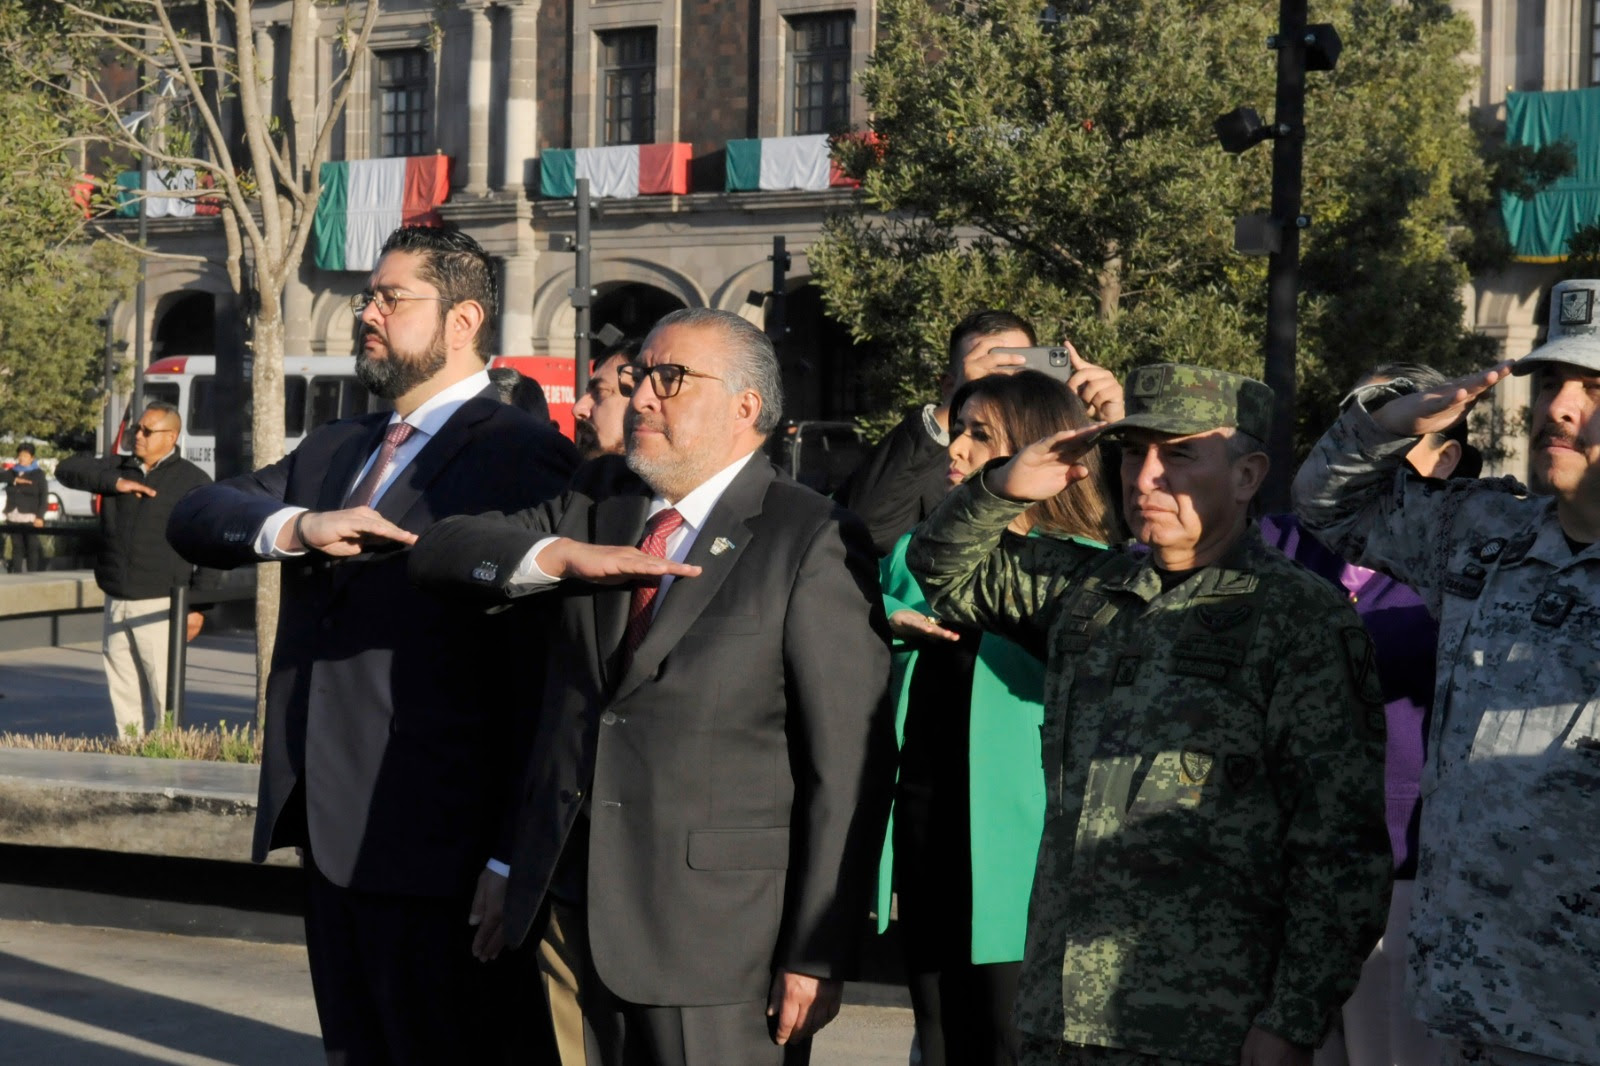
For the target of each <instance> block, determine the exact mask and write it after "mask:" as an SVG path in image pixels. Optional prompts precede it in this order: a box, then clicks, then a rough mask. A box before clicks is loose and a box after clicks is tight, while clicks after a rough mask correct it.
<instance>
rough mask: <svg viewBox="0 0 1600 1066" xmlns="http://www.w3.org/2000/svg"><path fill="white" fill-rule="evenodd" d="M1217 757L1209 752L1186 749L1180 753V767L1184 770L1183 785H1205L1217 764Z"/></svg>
mask: <svg viewBox="0 0 1600 1066" xmlns="http://www.w3.org/2000/svg"><path fill="white" fill-rule="evenodd" d="M1216 761H1217V757H1216V756H1215V755H1212V754H1211V753H1210V752H1209V751H1195V750H1191V749H1185V750H1184V751H1182V752H1179V753H1178V766H1179V768H1180V769H1182V770H1183V775H1182V777H1183V783H1184V784H1186V785H1203V784H1205V783H1206V778H1207V777H1210V776H1211V767H1212V766H1213V765H1214V764H1215V763H1216Z"/></svg>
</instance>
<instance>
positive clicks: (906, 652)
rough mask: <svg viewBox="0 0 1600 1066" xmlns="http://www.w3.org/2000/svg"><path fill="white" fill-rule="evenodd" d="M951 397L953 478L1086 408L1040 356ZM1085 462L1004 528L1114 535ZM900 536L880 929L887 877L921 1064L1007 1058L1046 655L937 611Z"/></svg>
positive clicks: (1040, 791) (1036, 800)
mask: <svg viewBox="0 0 1600 1066" xmlns="http://www.w3.org/2000/svg"><path fill="white" fill-rule="evenodd" d="M950 409H951V410H952V411H954V412H956V415H957V417H956V419H955V420H954V424H952V426H951V441H950V470H949V475H948V477H949V483H950V485H952V486H954V485H957V484H959V483H960V482H961V481H962V480H964V479H965V478H967V477H968V476H970V475H971V474H972V473H973V472H974V471H976V470H979V469H980V468H982V467H983V465H984V464H985V463H987V462H988V461H989V460H990V459H993V458H997V457H1000V456H1006V455H1009V454H1011V452H1012V451H1013V450H1014V449H1015V448H1017V447H1020V446H1021V445H1022V444H1025V443H1027V442H1029V441H1035V440H1039V439H1040V438H1042V437H1045V436H1048V435H1049V434H1051V433H1056V432H1059V431H1060V430H1063V429H1069V428H1077V427H1080V426H1084V425H1088V424H1089V423H1090V418H1089V416H1088V414H1087V413H1086V411H1085V408H1084V404H1083V402H1082V401H1080V400H1079V399H1078V396H1077V395H1075V394H1074V393H1073V392H1072V391H1071V390H1070V389H1068V388H1067V387H1066V385H1064V384H1063V383H1062V382H1060V381H1058V380H1056V379H1055V378H1052V377H1049V376H1046V375H1044V374H1041V373H1038V372H1035V371H1022V372H1020V373H1015V374H993V375H990V376H988V377H984V378H979V379H977V380H976V381H972V382H969V383H968V384H967V385H966V386H964V387H963V388H962V389H961V390H960V391H959V392H957V393H956V395H955V396H954V397H953V399H952V402H951V407H950ZM1086 462H1087V463H1088V465H1089V467H1090V472H1091V476H1090V477H1089V478H1088V479H1086V480H1084V481H1080V482H1078V483H1077V484H1075V485H1073V486H1072V487H1070V488H1068V489H1067V490H1066V491H1065V492H1063V493H1062V494H1061V495H1059V496H1056V497H1054V498H1053V499H1049V500H1045V501H1042V502H1040V503H1038V504H1035V505H1034V506H1033V507H1030V508H1029V509H1028V510H1027V511H1025V512H1024V513H1023V514H1022V515H1021V516H1020V517H1018V519H1017V520H1016V521H1015V522H1013V523H1012V526H1011V529H1010V530H1009V531H1008V533H1007V536H1054V537H1072V538H1075V539H1078V540H1081V541H1084V542H1088V543H1094V544H1096V545H1098V546H1104V545H1105V544H1107V543H1109V542H1111V541H1112V540H1115V539H1119V538H1120V536H1121V530H1120V526H1119V523H1118V520H1117V516H1116V512H1115V510H1114V509H1113V508H1112V506H1111V504H1110V502H1109V501H1110V500H1111V499H1112V496H1111V494H1110V491H1109V486H1108V485H1107V482H1106V480H1105V476H1104V471H1103V469H1102V467H1101V464H1100V463H1099V461H1098V457H1097V456H1096V455H1094V454H1092V453H1091V455H1090V456H1089V457H1088V459H1087V460H1086ZM909 540H910V534H907V535H906V536H905V537H903V538H901V540H900V542H899V543H898V544H896V545H895V548H894V550H893V551H892V552H891V553H890V554H889V555H888V556H887V557H886V558H885V559H884V560H883V563H882V568H881V577H882V583H883V593H884V610H885V612H886V613H887V614H888V615H889V627H890V629H891V630H892V631H893V632H894V635H895V651H896V656H895V675H894V679H893V681H892V686H893V690H894V691H895V692H896V693H897V695H898V700H899V703H898V707H897V712H896V727H897V729H898V731H899V733H900V738H901V758H900V779H899V783H898V786H897V788H896V793H895V811H894V820H893V821H892V822H891V827H890V832H889V840H888V841H887V842H886V846H885V848H884V854H883V860H882V865H881V868H880V872H879V892H878V896H879V898H878V915H879V928H880V930H882V929H883V928H885V927H886V926H887V924H888V914H889V893H890V886H891V885H892V886H893V887H894V890H895V892H896V893H897V896H898V900H897V902H898V926H899V929H900V933H901V937H902V943H903V945H904V951H905V960H906V970H907V975H908V979H909V983H910V986H911V1002H912V1006H913V1008H914V1010H915V1014H916V1026H917V1042H918V1045H919V1046H920V1048H921V1052H922V1063H923V1066H946V1064H950V1066H986V1064H990V1063H993V1064H996V1066H1010V1064H1013V1063H1015V1062H1016V1059H1017V1052H1018V1046H1017V1045H1018V1037H1017V1031H1016V1027H1015V1025H1014V1024H1013V1022H1012V1018H1011V1008H1012V1002H1013V1000H1014V999H1015V997H1016V989H1017V978H1018V976H1019V974H1020V972H1021V960H1022V948H1023V940H1024V936H1025V933H1026V929H1027V921H1028V893H1029V891H1030V889H1031V888H1032V885H1033V867H1034V860H1035V857H1036V856H1037V854H1038V850H1039V836H1040V834H1041V833H1042V831H1043V828H1044V771H1043V767H1042V760H1041V758H1040V752H1039V725H1040V722H1041V721H1042V719H1043V709H1042V703H1043V698H1044V665H1043V663H1042V662H1040V660H1039V659H1038V658H1037V657H1035V655H1034V654H1032V653H1031V652H1030V651H1029V650H1028V649H1024V648H1022V647H1019V646H1018V645H1016V644H1013V643H1012V642H1011V641H1009V640H1006V639H1004V638H1002V637H999V636H996V635H994V634H992V633H980V632H977V631H975V630H967V629H964V628H961V627H955V626H946V625H942V624H940V623H939V622H938V620H937V619H934V618H932V617H930V616H929V615H928V605H927V601H926V598H925V597H924V596H923V593H922V589H921V588H920V587H918V585H917V582H916V579H915V578H913V577H912V576H911V574H910V572H909V571H907V570H906V567H905V550H906V543H907V541H909Z"/></svg>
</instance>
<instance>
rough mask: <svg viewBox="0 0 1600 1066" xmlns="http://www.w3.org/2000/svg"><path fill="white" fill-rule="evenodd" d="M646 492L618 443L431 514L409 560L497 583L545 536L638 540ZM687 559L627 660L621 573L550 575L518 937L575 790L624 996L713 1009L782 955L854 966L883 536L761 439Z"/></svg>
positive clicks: (882, 761) (426, 574) (862, 910)
mask: <svg viewBox="0 0 1600 1066" xmlns="http://www.w3.org/2000/svg"><path fill="white" fill-rule="evenodd" d="M650 498H651V492H650V490H649V488H648V487H646V486H645V484H644V483H643V482H642V481H640V479H639V478H638V477H637V476H635V475H634V474H633V473H631V472H630V471H629V470H628V469H627V468H626V466H625V464H624V463H623V462H622V461H621V460H620V459H616V458H604V459H600V460H597V461H595V462H593V463H590V464H588V465H587V466H585V467H584V468H582V469H581V470H580V471H579V472H578V474H577V476H576V477H575V479H574V482H573V485H572V487H571V488H570V489H569V490H568V492H567V493H566V494H565V495H564V496H562V497H561V498H559V499H557V500H553V501H551V502H550V503H548V504H545V505H543V506H542V507H539V508H535V509H532V510H528V511H524V512H522V513H521V514H518V515H514V516H511V517H503V516H478V517H470V518H469V517H461V518H452V519H446V520H445V521H443V522H441V523H440V524H439V525H437V526H435V527H434V528H433V529H431V530H430V531H428V532H427V533H426V534H424V535H423V537H422V539H421V540H420V541H419V542H418V544H417V546H416V547H415V548H414V549H413V550H412V552H411V574H412V577H413V579H414V580H417V581H418V582H420V583H421V584H422V585H423V586H424V587H427V588H433V589H437V590H442V591H446V592H448V593H451V594H454V595H458V596H460V595H465V596H472V597H476V598H478V599H480V600H482V601H483V602H486V603H494V602H504V601H505V600H506V599H507V598H508V597H509V596H510V595H512V593H510V592H509V591H508V590H507V588H506V581H507V579H508V578H509V576H510V575H511V573H512V572H513V571H514V570H515V568H516V566H517V563H518V561H519V560H520V559H521V558H522V557H523V555H525V554H526V552H527V551H528V549H529V548H530V547H531V546H532V545H533V544H534V543H535V542H536V541H537V540H539V539H540V538H542V537H543V536H546V535H547V534H549V533H552V532H553V533H556V534H559V535H562V536H568V537H572V538H574V539H577V540H583V541H587V542H591V543H599V544H636V543H638V541H639V539H640V537H641V535H642V533H643V530H644V522H645V516H646V511H647V509H648V507H649V502H650ZM687 561H688V562H691V563H694V564H697V565H699V566H701V567H703V568H704V569H703V571H702V573H701V574H700V576H698V577H694V578H682V579H679V580H677V581H675V582H674V583H673V584H672V585H671V587H670V588H669V589H668V590H667V592H666V593H665V595H664V596H663V598H662V601H661V605H660V608H659V610H658V612H657V614H656V617H655V620H654V623H653V624H652V626H651V628H650V631H649V633H648V635H647V636H646V637H645V638H644V641H643V643H642V644H641V645H640V647H639V650H638V652H637V654H636V655H635V656H634V658H633V661H632V663H631V664H629V665H628V666H627V667H626V669H623V668H622V667H621V662H620V655H619V648H620V645H621V642H622V637H623V630H624V628H625V627H626V623H627V612H628V606H629V601H630V598H631V590H630V587H628V586H618V587H596V586H588V585H583V584H579V583H572V582H566V583H563V584H562V585H561V586H560V587H559V591H556V592H554V593H552V595H556V596H559V597H561V598H562V602H561V605H560V610H559V621H558V623H557V624H556V627H555V631H554V632H553V633H552V634H551V637H550V640H549V656H548V660H547V671H548V672H547V676H546V684H545V688H544V692H543V697H542V700H540V701H538V702H537V703H536V706H537V707H538V713H539V715H540V720H539V725H538V729H537V733H536V737H535V741H534V748H533V754H532V758H531V761H530V763H529V766H528V772H527V776H526V778H525V780H524V785H523V790H522V795H521V809H520V815H519V818H518V821H517V825H516V827H515V837H514V839H515V841H516V843H515V848H514V850H513V852H512V854H511V855H510V856H509V858H510V862H511V867H512V873H511V883H510V885H509V887H508V899H507V909H506V923H507V929H508V935H509V937H510V939H511V940H512V941H513V942H520V941H521V940H522V939H523V938H524V937H525V936H526V934H527V932H528V929H529V927H530V925H531V924H532V922H533V920H534V918H535V915H536V914H537V912H538V911H539V908H540V907H541V905H542V904H543V902H544V899H545V895H546V892H547V890H548V888H549V884H550V880H551V876H552V874H553V872H554V869H555V865H556V861H557V859H558V858H559V857H560V854H561V851H562V849H563V847H564V846H566V844H567V841H568V836H569V833H570V831H571V829H572V827H573V824H574V821H575V820H576V819H577V817H578V814H579V811H580V808H581V807H582V806H583V803H584V800H585V796H586V794H587V798H588V809H589V812H590V824H589V841H588V845H589V852H588V870H587V891H586V898H587V907H588V927H589V942H590V947H591V951H592V952H593V956H594V962H595V966H596V969H597V971H598V973H599V976H600V978H601V979H602V980H603V981H604V982H605V983H606V985H607V987H609V988H610V989H611V990H612V991H613V992H615V993H616V994H617V995H619V996H621V997H623V998H624V999H627V1000H630V1001H633V1002H636V1003H646V1004H671V1005H679V1006H696V1005H709V1004H717V1003H732V1002H740V1001H748V1000H751V999H759V998H762V997H764V996H765V995H766V992H767V987H768V985H769V983H770V981H771V975H772V972H773V970H774V969H775V968H778V967H783V968H787V969H791V970H794V971H796V972H800V973H806V974H811V975H814V976H819V977H839V978H843V977H848V976H850V975H851V974H852V973H853V971H854V968H855V965H856V961H857V954H858V945H859V942H860V939H861V935H862V931H863V930H862V925H863V920H864V919H865V917H866V915H867V913H868V910H869V906H870V900H871V891H872V888H873V882H874V877H875V873H876V864H877V853H878V849H879V847H880V845H881V844H882V840H883V830H884V824H885V821H886V819H887V814H888V805H889V797H890V793H891V789H892V786H893V778H894V763H895V745H894V728H893V719H892V714H891V709H890V707H889V705H888V702H887V700H886V688H887V680H888V671H889V656H888V646H887V627H886V625H885V623H884V619H883V611H882V605H881V604H882V600H881V597H880V595H879V593H878V586H877V574H876V566H875V564H874V561H873V552H872V545H871V543H870V542H869V541H868V539H867V536H866V531H865V530H864V529H863V528H862V526H861V524H860V522H859V521H858V520H857V519H855V518H854V517H853V516H851V515H850V514H849V513H848V512H846V511H844V510H842V509H840V508H838V507H837V506H835V505H834V504H832V503H831V502H830V501H829V500H827V499H826V498H824V497H822V496H819V495H817V494H816V493H814V492H812V491H811V490H809V489H806V488H804V487H802V486H801V485H799V484H797V483H795V482H794V481H793V480H791V479H790V478H788V477H786V476H783V475H780V474H778V473H777V471H776V470H774V468H773V467H772V464H771V463H769V462H768V461H767V460H766V459H764V458H762V457H760V456H757V457H755V458H754V459H752V460H751V461H750V463H749V464H748V465H747V466H746V467H745V469H744V470H742V471H741V472H740V473H739V475H738V476H737V477H736V478H735V479H734V481H733V483H732V484H731V485H730V486H729V488H728V490H727V492H726V493H724V495H723V497H722V499H721V500H720V501H719V503H718V504H717V505H716V507H715V508H714V509H713V510H712V512H711V514H710V516H709V517H708V519H707V522H706V525H705V527H704V528H703V529H702V530H701V531H700V533H699V535H698V537H697V538H696V540H695V543H694V547H693V549H692V550H691V552H690V554H689V557H688V560H687ZM545 598H546V597H544V596H541V597H538V599H541V600H542V599H545ZM529 710H530V713H531V712H532V708H531V707H530V708H529Z"/></svg>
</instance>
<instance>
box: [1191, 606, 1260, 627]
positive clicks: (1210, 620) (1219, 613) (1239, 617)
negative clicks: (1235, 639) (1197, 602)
mask: <svg viewBox="0 0 1600 1066" xmlns="http://www.w3.org/2000/svg"><path fill="white" fill-rule="evenodd" d="M1195 614H1196V615H1198V616H1199V618H1200V624H1201V625H1203V626H1205V627H1206V628H1207V629H1209V630H1211V631H1212V632H1213V633H1218V632H1221V631H1222V630H1224V629H1232V628H1234V627H1235V626H1237V625H1239V624H1240V623H1241V622H1243V621H1244V620H1245V619H1247V618H1249V617H1250V605H1249V604H1244V603H1227V604H1223V603H1208V604H1204V605H1203V606H1200V607H1197V608H1195Z"/></svg>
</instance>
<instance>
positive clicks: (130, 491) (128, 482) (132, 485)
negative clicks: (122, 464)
mask: <svg viewBox="0 0 1600 1066" xmlns="http://www.w3.org/2000/svg"><path fill="white" fill-rule="evenodd" d="M113 487H114V488H115V489H116V490H117V491H118V492H119V493H122V494H123V495H126V496H154V495H155V494H156V490H155V489H153V488H151V487H150V486H149V485H146V484H145V483H144V482H142V481H135V480H133V478H131V477H119V478H117V483H116V485H115V486H113Z"/></svg>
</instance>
